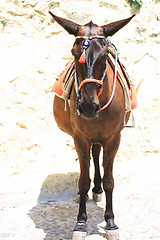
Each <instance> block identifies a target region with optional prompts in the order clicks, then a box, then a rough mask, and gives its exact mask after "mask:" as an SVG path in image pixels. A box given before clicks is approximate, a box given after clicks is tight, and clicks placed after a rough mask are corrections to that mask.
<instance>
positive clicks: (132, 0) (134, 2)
mask: <svg viewBox="0 0 160 240" xmlns="http://www.w3.org/2000/svg"><path fill="white" fill-rule="evenodd" d="M127 2H128V4H129V5H130V6H131V7H133V8H135V9H137V10H140V8H141V7H142V4H143V2H142V0H127Z"/></svg>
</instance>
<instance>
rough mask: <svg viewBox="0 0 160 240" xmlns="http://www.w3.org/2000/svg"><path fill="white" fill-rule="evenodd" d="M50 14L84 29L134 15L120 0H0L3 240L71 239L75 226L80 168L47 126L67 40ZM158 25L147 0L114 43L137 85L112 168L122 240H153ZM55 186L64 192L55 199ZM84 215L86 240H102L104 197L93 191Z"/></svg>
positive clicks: (158, 138) (159, 101)
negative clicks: (131, 123)
mask: <svg viewBox="0 0 160 240" xmlns="http://www.w3.org/2000/svg"><path fill="white" fill-rule="evenodd" d="M144 2H145V1H144ZM84 5H85V7H84ZM48 9H50V10H52V11H53V12H54V13H56V14H58V15H60V16H62V17H66V18H68V19H71V20H73V21H76V22H77V23H82V24H83V23H86V22H87V21H90V20H91V19H92V20H93V21H94V22H96V23H98V24H104V23H107V22H111V21H115V20H119V19H123V18H125V17H128V16H130V14H131V11H132V10H131V9H130V7H129V6H128V5H127V3H126V1H125V0H121V1H118V3H117V1H115V0H114V1H113V0H112V1H109V0H107V1H97V0H95V1H74V0H72V1H68V0H67V1H49V0H48V1H47V0H46V1H36V0H33V1H30V0H24V1H23V2H22V1H20V0H15V1H11V0H10V1H9V0H8V1H6V0H1V3H0V53H1V60H0V61H1V76H0V102H1V107H0V133H1V140H0V196H1V197H0V223H1V224H0V239H2V240H3V239H6V240H21V239H24V240H28V239H34V240H36V239H37V240H40V239H46V240H51V239H53V240H60V239H71V238H72V229H73V227H74V225H75V223H76V216H77V211H78V204H77V203H76V202H75V201H74V194H75V193H76V187H75V184H76V183H77V176H78V172H79V164H78V161H75V160H76V159H77V155H76V153H75V151H74V149H73V141H72V139H71V138H69V137H68V136H67V135H65V134H64V133H62V132H61V131H60V130H59V129H58V128H57V126H56V124H55V122H54V119H53V117H52V101H53V97H54V96H53V94H52V93H50V89H51V86H52V84H53V82H54V79H55V77H56V75H57V74H58V73H59V71H60V70H61V69H63V67H64V64H65V63H66V62H67V61H68V59H70V57H71V54H70V49H71V46H72V44H73V41H74V38H73V37H72V36H69V35H68V34H67V33H66V32H64V31H63V30H62V28H61V27H59V26H58V25H57V24H56V23H53V22H51V17H50V16H49V14H48ZM77 9H78V11H77ZM95 9H96V11H95ZM159 29H160V2H159V1H147V3H144V4H143V7H142V9H141V11H140V13H139V14H137V15H136V17H135V18H134V19H133V20H132V22H131V23H130V24H129V25H128V26H126V28H124V29H123V30H121V31H120V32H119V33H117V34H116V35H115V36H114V37H112V41H113V42H114V43H115V44H116V46H117V48H118V49H119V52H120V57H121V59H122V60H123V62H124V63H125V65H126V67H127V70H129V71H130V74H131V76H132V78H133V80H134V82H135V86H136V87H137V88H138V89H139V91H138V101H139V107H138V109H137V110H136V112H135V117H136V128H135V129H128V128H127V129H124V130H123V132H122V141H121V146H120V149H119V152H118V154H117V157H116V159H115V164H114V176H115V189H114V213H115V221H116V224H117V225H118V226H119V228H120V239H121V240H142V239H145V240H151V239H154V240H159V239H160V230H159V217H160V204H159V199H160V177H159V167H160V163H159V159H160V147H159V142H160V131H159V126H160V107H159V106H160V98H159V89H160V82H159V78H160V76H159V74H160V71H159V62H160V57H159V52H160V32H159ZM140 83H141V85H140ZM91 172H93V167H92V166H91ZM91 176H92V177H93V174H92V173H91ZM57 179H58V180H57ZM59 179H61V184H60V186H58V185H57V182H59ZM63 180H64V181H63ZM66 182H67V188H66ZM73 183H74V184H73ZM55 189H56V191H55ZM57 189H58V190H59V191H60V190H62V191H61V192H60V196H59V198H58V197H57V196H55V192H57ZM66 189H67V190H66ZM63 191H66V192H65V194H64V195H63V194H62V193H63ZM68 193H69V196H68V195H67V194H68ZM54 197H55V199H54ZM69 197H70V198H69ZM56 198H57V199H58V201H51V200H53V199H54V200H56ZM87 209H88V236H87V239H96V240H97V239H105V231H104V226H105V225H104V221H103V210H104V197H103V201H102V202H101V203H99V204H95V203H94V202H93V201H92V200H91V193H90V200H89V201H88V203H87Z"/></svg>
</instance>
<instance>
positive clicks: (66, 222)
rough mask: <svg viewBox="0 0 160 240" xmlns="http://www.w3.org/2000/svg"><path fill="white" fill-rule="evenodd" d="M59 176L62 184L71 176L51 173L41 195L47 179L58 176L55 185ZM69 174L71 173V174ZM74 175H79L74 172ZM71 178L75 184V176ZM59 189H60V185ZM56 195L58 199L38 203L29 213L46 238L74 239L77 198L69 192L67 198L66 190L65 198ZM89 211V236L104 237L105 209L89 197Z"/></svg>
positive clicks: (54, 239)
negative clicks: (69, 194)
mask: <svg viewBox="0 0 160 240" xmlns="http://www.w3.org/2000/svg"><path fill="white" fill-rule="evenodd" d="M57 176H58V178H59V177H60V178H61V184H62V186H64V185H65V182H64V183H63V181H62V179H63V180H64V181H66V179H69V178H70V177H69V178H68V176H66V174H60V175H59V174H58V175H57V174H55V175H54V174H53V175H49V176H48V177H47V178H46V180H45V181H44V182H43V184H42V188H41V191H40V195H41V193H42V192H43V194H44V185H46V183H47V179H49V182H50V180H51V178H52V179H53V182H54V178H56V181H55V182H56V184H55V185H54V187H56V186H57ZM69 176H71V175H70V174H69ZM72 176H73V173H72ZM74 176H77V175H76V174H74ZM70 179H71V180H72V181H71V182H72V185H74V184H73V178H72V177H71V178H70ZM75 181H77V178H75ZM68 186H69V182H68ZM62 188H63V187H62ZM42 189H43V190H42ZM58 189H60V188H59V185H58ZM52 190H53V192H55V191H56V188H55V189H52ZM69 191H70V190H69ZM50 193H51V191H50ZM60 194H61V193H60ZM56 197H57V200H56V199H55V200H54V201H51V200H49V201H48V202H42V203H37V205H36V206H35V207H33V208H32V209H31V210H30V211H29V213H28V215H29V217H30V218H31V219H32V220H33V222H34V224H35V227H36V228H38V229H42V230H43V231H44V233H45V235H46V236H45V238H44V239H45V240H60V239H63V240H65V239H72V233H73V229H74V226H75V224H76V220H77V214H78V203H76V202H75V200H74V199H75V198H73V196H71V197H70V198H69V196H68V194H67V198H68V199H67V200H66V192H65V195H64V200H63V198H62V194H61V195H60V199H61V200H59V199H58V196H57V195H56ZM49 198H50V199H51V195H49ZM38 199H40V196H39V197H38ZM43 200H44V195H43ZM87 212H88V222H87V231H88V234H87V235H88V237H89V236H91V235H92V236H94V235H96V239H97V236H99V239H103V237H104V236H105V233H104V230H103V226H101V225H103V224H102V222H103V220H104V218H103V215H104V211H103V209H102V208H101V207H99V206H97V204H96V203H95V202H94V201H93V200H91V199H89V200H88V202H87ZM88 237H87V238H88ZM88 239H90V238H88ZM92 239H93V238H92Z"/></svg>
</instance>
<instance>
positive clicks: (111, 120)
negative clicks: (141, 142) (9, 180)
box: [50, 12, 134, 240]
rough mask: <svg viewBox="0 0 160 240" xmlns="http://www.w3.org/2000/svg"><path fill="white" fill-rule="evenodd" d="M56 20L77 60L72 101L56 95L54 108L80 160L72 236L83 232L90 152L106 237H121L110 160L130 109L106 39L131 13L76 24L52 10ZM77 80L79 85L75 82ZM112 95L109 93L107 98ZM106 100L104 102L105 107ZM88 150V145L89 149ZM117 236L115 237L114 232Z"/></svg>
mask: <svg viewBox="0 0 160 240" xmlns="http://www.w3.org/2000/svg"><path fill="white" fill-rule="evenodd" d="M50 14H51V15H52V17H53V18H54V20H55V21H56V22H57V23H58V24H60V25H61V26H62V27H63V28H64V29H65V30H66V31H67V32H68V33H69V34H72V35H74V36H75V42H74V44H73V48H72V50H71V52H72V54H73V56H74V61H75V72H76V76H75V79H76V82H75V83H74V85H73V87H72V90H71V96H70V105H69V104H68V103H67V107H66V103H65V101H64V100H63V99H62V98H60V97H58V96H55V97H54V103H53V114H54V118H55V120H56V122H57V125H58V127H59V128H60V129H61V130H62V131H64V132H66V133H68V134H69V135H71V136H72V137H73V140H74V144H75V149H76V151H77V154H78V158H79V163H80V178H79V194H80V200H79V213H78V216H77V223H76V226H75V228H74V231H73V239H74V240H78V239H85V236H86V221H87V212H86V196H87V193H88V191H89V189H90V182H91V180H90V174H89V169H90V153H91V152H92V156H93V161H94V165H95V176H94V188H93V190H92V191H93V194H94V199H95V200H97V199H99V197H96V196H99V195H100V194H102V192H103V190H104V192H105V196H106V210H105V214H104V218H105V221H106V231H107V232H108V236H110V234H109V233H111V236H110V237H108V238H109V239H119V237H118V235H117V232H118V227H117V225H116V224H115V222H114V214H113V209H112V192H113V188H114V179H113V173H112V172H113V171H112V169H113V161H114V157H115V155H116V153H117V150H118V148H119V144H120V137H121V130H122V129H123V124H124V117H125V118H126V119H125V120H126V122H127V121H128V119H129V113H127V114H125V100H124V93H123V89H122V86H121V84H120V83H119V81H118V80H117V78H116V77H115V83H116V87H115V91H114V94H112V93H113V88H114V76H115V75H114V69H112V67H111V66H110V65H109V64H108V65H107V59H108V53H109V50H108V48H109V42H108V41H107V37H108V36H112V35H113V34H115V33H116V32H117V31H119V30H120V29H121V28H122V27H124V26H125V25H126V24H127V23H128V22H129V21H130V20H131V19H132V18H133V17H134V15H133V16H131V17H129V18H127V19H124V20H120V21H116V22H113V23H109V24H106V25H103V26H98V25H96V24H94V23H93V22H92V21H91V22H89V23H87V24H85V25H79V24H77V23H75V22H73V21H70V20H67V19H64V18H61V17H58V16H56V15H54V14H53V13H51V12H50ZM76 85H78V89H77V86H76ZM111 95H113V96H112V99H111ZM107 102H108V105H107V107H105V108H103V106H104V105H106V103H107ZM101 148H103V168H104V175H103V177H102V178H101V174H100V167H99V154H100V151H101ZM90 150H92V151H90ZM115 236H116V237H115Z"/></svg>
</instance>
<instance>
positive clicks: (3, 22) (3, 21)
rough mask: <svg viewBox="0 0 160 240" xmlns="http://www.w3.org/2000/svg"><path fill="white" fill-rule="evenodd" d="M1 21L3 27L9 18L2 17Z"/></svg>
mask: <svg viewBox="0 0 160 240" xmlns="http://www.w3.org/2000/svg"><path fill="white" fill-rule="evenodd" d="M0 23H2V25H3V27H4V26H6V25H7V23H8V20H7V19H0Z"/></svg>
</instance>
